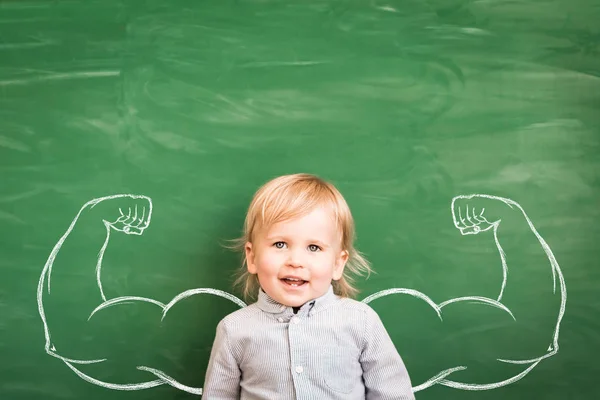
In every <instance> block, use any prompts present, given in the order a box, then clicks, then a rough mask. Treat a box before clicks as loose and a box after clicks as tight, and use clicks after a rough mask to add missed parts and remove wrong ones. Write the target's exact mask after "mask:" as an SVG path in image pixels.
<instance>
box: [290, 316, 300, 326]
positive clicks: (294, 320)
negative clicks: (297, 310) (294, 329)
mask: <svg viewBox="0 0 600 400" xmlns="http://www.w3.org/2000/svg"><path fill="white" fill-rule="evenodd" d="M292 322H293V323H295V324H296V325H297V324H299V323H300V318H298V317H294V318H292Z"/></svg>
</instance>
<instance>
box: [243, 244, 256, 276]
mask: <svg viewBox="0 0 600 400" xmlns="http://www.w3.org/2000/svg"><path fill="white" fill-rule="evenodd" d="M244 250H245V251H246V266H247V267H248V272H249V273H251V274H253V275H254V274H256V264H255V263H254V250H253V248H252V243H250V242H248V243H246V245H245V246H244Z"/></svg>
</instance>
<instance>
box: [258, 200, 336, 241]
mask: <svg viewBox="0 0 600 400" xmlns="http://www.w3.org/2000/svg"><path fill="white" fill-rule="evenodd" d="M257 230H258V231H260V233H262V234H263V235H265V236H268V235H273V234H278V233H286V234H298V235H300V234H302V233H315V234H321V235H327V234H329V233H331V234H339V233H341V229H340V225H339V223H338V221H337V219H336V215H335V212H334V211H333V210H331V209H330V208H326V207H315V208H313V209H312V210H310V211H308V212H305V213H302V214H300V215H291V216H288V217H287V218H285V217H282V218H279V219H278V220H274V221H273V222H271V223H260V222H259V223H258V224H257Z"/></svg>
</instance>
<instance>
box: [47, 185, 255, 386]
mask: <svg viewBox="0 0 600 400" xmlns="http://www.w3.org/2000/svg"><path fill="white" fill-rule="evenodd" d="M116 198H130V199H132V200H137V199H142V200H144V201H147V202H148V205H149V209H148V215H147V216H146V209H145V208H143V209H142V217H140V218H138V209H137V204H136V206H135V207H134V210H133V216H132V210H131V208H130V209H129V212H128V214H127V215H125V213H124V212H123V211H122V210H121V209H119V213H120V214H121V215H120V216H119V217H118V218H117V219H116V220H115V221H113V222H109V221H107V220H103V223H104V226H105V227H106V239H105V240H104V243H103V245H102V247H101V249H100V251H99V253H98V261H97V263H96V281H97V285H98V289H99V291H100V297H101V299H102V300H103V303H101V304H100V305H99V306H98V307H96V308H95V309H94V310H93V311H92V312H91V314H90V315H89V317H88V321H89V320H90V318H92V316H93V315H94V314H95V313H96V312H98V311H100V310H102V309H105V308H109V307H113V306H115V305H119V304H131V303H132V302H135V301H137V302H147V303H150V304H154V305H156V306H157V307H160V308H161V309H162V316H161V321H162V320H163V319H164V318H165V316H166V315H167V312H168V311H169V310H170V309H171V308H172V307H173V306H174V305H175V304H176V303H178V302H179V301H181V300H183V299H186V298H188V297H190V296H193V295H197V294H210V295H215V296H219V297H223V298H226V299H228V300H230V301H232V302H234V303H236V304H237V305H238V306H240V307H246V303H244V302H243V301H242V300H240V299H238V298H237V297H235V296H234V295H232V294H230V293H227V292H224V291H222V290H218V289H212V288H199V289H190V290H186V291H185V292H182V293H180V294H178V295H177V296H175V297H174V298H173V299H172V300H171V301H170V302H169V303H167V304H163V303H161V302H159V301H157V300H154V299H149V298H145V297H139V296H122V297H117V298H114V299H109V300H107V298H106V296H105V294H104V290H103V288H102V280H101V274H102V260H103V257H104V253H105V251H106V249H107V248H108V243H109V241H110V234H111V229H114V230H116V231H119V232H123V233H125V234H128V235H142V234H143V232H144V230H145V229H146V228H148V226H149V225H150V221H151V218H152V200H151V199H150V198H149V197H147V196H141V195H132V194H117V195H112V196H106V197H100V198H97V199H94V200H90V201H88V202H87V203H85V204H84V205H83V207H81V209H80V210H79V212H78V213H77V215H76V216H75V218H74V219H73V221H72V222H71V224H70V225H69V228H68V229H67V231H66V232H65V233H64V234H63V236H62V237H61V238H60V239H59V241H58V242H57V243H56V245H55V246H54V248H53V249H52V252H51V253H50V256H49V257H48V260H47V261H46V264H45V265H44V268H43V270H42V274H41V276H40V280H39V282H38V289H37V302H38V311H39V313H40V317H41V319H42V322H43V325H44V336H45V339H46V344H45V350H46V353H48V354H49V355H51V356H53V357H56V358H58V359H60V360H62V361H63V362H64V363H65V364H66V365H67V367H69V368H70V369H71V370H72V371H73V372H75V374H77V376H79V377H80V378H81V379H83V380H85V381H87V382H89V383H92V384H94V385H98V386H102V387H105V388H107V389H114V390H127V391H129V390H141V389H149V388H153V387H156V386H160V385H164V384H168V385H171V386H173V387H175V388H177V389H180V390H183V391H186V392H188V393H192V394H196V395H201V394H202V388H194V387H190V386H186V385H184V384H182V383H180V382H178V381H177V380H175V379H174V378H172V377H170V376H169V375H167V374H166V373H164V372H163V371H161V370H158V369H155V368H150V367H147V366H143V365H140V366H137V367H136V368H137V369H138V370H141V371H147V372H150V373H151V374H154V375H156V376H157V377H158V378H159V379H155V380H151V381H146V382H140V383H110V382H104V381H101V380H98V379H95V378H93V377H91V376H89V375H87V374H85V373H84V372H82V371H80V370H79V369H78V368H77V367H75V365H73V364H95V363H101V362H104V361H107V359H105V358H104V359H96V360H75V359H70V358H66V357H62V356H61V355H59V354H57V353H56V351H57V350H56V348H55V346H54V345H53V344H52V341H51V335H50V330H49V328H48V323H47V321H46V314H45V312H44V304H43V295H44V287H45V286H46V285H47V290H48V293H50V280H51V275H52V265H53V264H54V260H55V258H56V256H57V255H58V253H59V251H60V249H61V247H62V245H63V243H64V242H65V240H66V239H67V237H68V236H69V235H70V234H71V232H72V231H73V229H74V228H75V225H76V223H77V221H78V220H79V218H80V216H81V214H82V213H83V212H84V211H85V210H86V209H88V208H89V209H92V208H94V207H95V206H96V205H98V204H99V203H101V202H103V201H106V200H111V199H116ZM146 218H147V220H146V221H145V223H144V224H142V222H144V219H146ZM136 221H137V223H136ZM46 279H47V282H46Z"/></svg>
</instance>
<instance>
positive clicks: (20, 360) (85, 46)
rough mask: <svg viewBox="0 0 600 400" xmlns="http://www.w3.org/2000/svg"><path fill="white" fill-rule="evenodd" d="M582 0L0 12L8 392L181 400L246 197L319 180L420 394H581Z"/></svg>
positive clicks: (203, 361) (596, 105)
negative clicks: (343, 205)
mask: <svg viewBox="0 0 600 400" xmlns="http://www.w3.org/2000/svg"><path fill="white" fill-rule="evenodd" d="M598 21H600V6H599V5H598V2H597V1H593V0H571V1H567V0H561V1H555V2H547V1H525V0H517V1H512V2H491V1H463V0H447V1H446V0H444V1H442V0H429V1H427V0H414V1H411V0H406V1H397V0H388V1H379V0H361V1H359V0H338V1H335V0H327V1H325V0H322V1H320V0H313V1H301V0H296V1H292V0H278V1H276V0H271V1H269V0H262V1H259V0H255V1H248V0H239V1H227V0H210V1H209V0H205V1H198V0H195V1H191V0H190V1H183V0H173V1H168V2H165V1H146V2H133V1H131V2H130V1H124V0H121V1H117V0H103V1H97V0H95V1H90V0H86V1H82V0H81V1H76V0H73V1H41V0H40V1H16V0H15V1H1V2H0V177H1V181H0V182H1V185H0V224H1V225H2V227H3V229H2V234H1V236H0V238H1V240H0V254H1V256H0V271H1V273H2V274H1V278H0V359H1V360H2V361H1V363H0V398H1V399H10V400H18V399H31V398H41V399H48V400H51V399H82V398H85V399H89V400H92V399H106V398H111V399H131V400H136V399H191V398H198V396H199V394H200V393H201V388H202V386H203V378H204V373H205V370H206V365H207V361H208V356H209V353H210V349H211V345H212V340H213V338H214V335H215V328H216V324H217V323H218V321H219V320H220V319H221V318H222V317H223V316H225V315H227V314H228V313H230V312H232V311H234V310H236V309H238V308H239V307H243V306H244V305H245V302H244V299H243V298H242V297H241V294H240V293H239V292H237V291H235V290H234V289H233V288H232V283H233V276H234V273H235V271H236V270H237V268H239V265H240V255H239V254H236V253H234V252H232V251H231V250H229V249H228V248H227V246H226V245H227V243H228V240H230V239H234V238H236V237H238V236H239V235H240V233H241V228H242V223H243V219H244V214H245V211H246V208H247V206H248V203H249V201H250V199H251V197H252V195H253V193H254V191H255V190H256V189H257V188H258V187H259V185H261V184H262V183H264V182H265V181H267V180H269V179H271V178H273V177H275V176H278V175H283V174H288V173H295V172H308V173H314V174H317V175H319V176H321V177H323V178H325V179H327V180H329V181H331V182H333V183H334V184H335V185H336V186H337V187H338V188H339V189H340V191H341V192H342V193H343V194H344V195H345V197H346V199H347V201H348V203H349V204H350V207H351V208H352V211H353V213H354V216H355V219H356V224H357V234H358V241H357V243H356V245H357V248H358V249H359V250H360V251H362V252H363V253H364V254H365V255H366V257H367V258H368V259H369V260H370V261H371V263H372V265H373V267H374V270H375V273H374V274H372V275H371V276H370V277H368V279H367V278H364V279H360V280H359V281H358V287H359V289H360V295H359V296H358V298H357V299H358V300H361V301H364V302H367V303H369V304H370V305H371V306H372V307H373V308H374V309H375V310H376V311H377V312H378V313H379V314H380V316H381V318H382V320H383V322H384V324H385V325H386V327H387V328H388V331H389V333H390V335H391V337H392V339H393V341H394V343H395V345H396V346H397V348H398V351H399V352H400V354H401V355H402V356H403V358H404V360H405V362H406V365H407V368H408V371H409V373H410V375H411V378H412V381H413V386H414V390H415V392H416V397H417V398H418V399H440V398H443V399H506V398H511V399H521V398H522V399H532V398H544V399H566V398H569V399H571V398H572V399H574V398H583V399H589V398H596V397H597V396H598V395H599V394H600V391H599V390H598V386H597V384H596V381H597V376H598V375H599V373H600V368H599V367H598V363H597V362H596V361H595V360H594V358H593V357H594V354H596V353H597V352H598V351H600V334H598V332H599V331H600V319H599V318H598V316H599V315H600V314H599V312H600V300H599V298H600V297H599V296H598V288H599V287H600V269H599V268H598V259H599V258H600V246H598V239H599V235H598V233H599V230H598V227H597V219H598V217H599V216H600V207H599V204H600V203H599V200H600V175H599V173H600V168H599V167H600V152H599V149H600V112H599V109H600V30H599V24H598Z"/></svg>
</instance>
